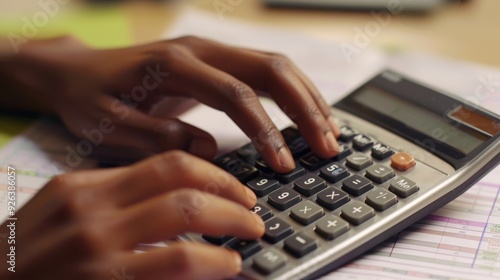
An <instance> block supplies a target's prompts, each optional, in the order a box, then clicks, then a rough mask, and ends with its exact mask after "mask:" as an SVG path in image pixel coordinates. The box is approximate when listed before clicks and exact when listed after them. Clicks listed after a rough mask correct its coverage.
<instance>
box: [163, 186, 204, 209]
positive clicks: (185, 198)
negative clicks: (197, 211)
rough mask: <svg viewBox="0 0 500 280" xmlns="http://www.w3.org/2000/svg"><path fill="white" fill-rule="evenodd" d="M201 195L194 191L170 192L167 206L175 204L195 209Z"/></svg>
mask: <svg viewBox="0 0 500 280" xmlns="http://www.w3.org/2000/svg"><path fill="white" fill-rule="evenodd" d="M202 195H203V193H202V192H201V191H199V190H196V189H179V190H175V191H173V192H172V195H171V196H170V199H169V200H168V201H167V202H166V203H167V204H169V203H171V202H175V203H178V204H179V205H180V204H183V205H188V206H191V207H195V208H197V205H195V204H196V203H195V202H196V200H197V198H199V197H201V196H202Z"/></svg>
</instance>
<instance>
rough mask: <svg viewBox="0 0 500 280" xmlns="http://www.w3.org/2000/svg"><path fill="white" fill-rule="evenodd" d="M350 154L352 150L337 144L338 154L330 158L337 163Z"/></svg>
mask: <svg viewBox="0 0 500 280" xmlns="http://www.w3.org/2000/svg"><path fill="white" fill-rule="evenodd" d="M350 154H352V149H351V148H350V147H349V146H347V145H343V144H339V153H338V154H337V155H336V156H334V157H333V158H332V160H333V161H339V160H342V159H344V158H345V157H346V156H348V155H350Z"/></svg>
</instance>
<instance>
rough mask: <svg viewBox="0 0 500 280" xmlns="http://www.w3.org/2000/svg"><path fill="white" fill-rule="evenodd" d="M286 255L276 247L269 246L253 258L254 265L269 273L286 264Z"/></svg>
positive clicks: (264, 272)
mask: <svg viewBox="0 0 500 280" xmlns="http://www.w3.org/2000/svg"><path fill="white" fill-rule="evenodd" d="M286 261H287V259H286V256H285V255H284V254H283V253H281V252H279V251H278V250H276V249H274V248H267V249H265V250H264V251H262V252H260V253H259V254H258V255H256V256H255V257H254V258H253V267H254V268H255V269H256V270H258V271H260V272H261V273H262V274H265V275H268V274H271V273H273V272H275V271H276V270H278V269H280V268H282V267H284V266H285V265H286Z"/></svg>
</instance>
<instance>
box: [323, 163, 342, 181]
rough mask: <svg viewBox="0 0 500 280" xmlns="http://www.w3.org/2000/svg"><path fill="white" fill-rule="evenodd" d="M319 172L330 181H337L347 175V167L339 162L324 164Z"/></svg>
mask: <svg viewBox="0 0 500 280" xmlns="http://www.w3.org/2000/svg"><path fill="white" fill-rule="evenodd" d="M319 174H320V176H321V177H323V178H325V179H326V180H328V182H330V183H337V182H339V181H341V180H342V179H344V178H347V177H348V176H349V172H347V169H346V168H345V167H344V166H342V165H341V164H340V163H332V164H328V165H326V166H324V167H323V168H321V169H320V170H319Z"/></svg>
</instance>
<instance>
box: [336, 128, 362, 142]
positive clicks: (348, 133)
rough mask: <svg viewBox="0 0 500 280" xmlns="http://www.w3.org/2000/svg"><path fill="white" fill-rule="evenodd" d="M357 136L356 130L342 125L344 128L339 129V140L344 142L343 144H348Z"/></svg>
mask: <svg viewBox="0 0 500 280" xmlns="http://www.w3.org/2000/svg"><path fill="white" fill-rule="evenodd" d="M357 134H358V132H357V131H356V130H354V129H352V128H350V127H348V126H345V125H344V126H342V127H340V136H339V139H340V140H341V141H344V142H349V141H351V139H352V138H354V136H356V135H357Z"/></svg>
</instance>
